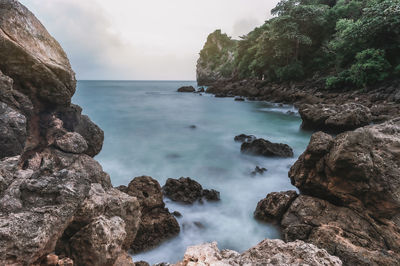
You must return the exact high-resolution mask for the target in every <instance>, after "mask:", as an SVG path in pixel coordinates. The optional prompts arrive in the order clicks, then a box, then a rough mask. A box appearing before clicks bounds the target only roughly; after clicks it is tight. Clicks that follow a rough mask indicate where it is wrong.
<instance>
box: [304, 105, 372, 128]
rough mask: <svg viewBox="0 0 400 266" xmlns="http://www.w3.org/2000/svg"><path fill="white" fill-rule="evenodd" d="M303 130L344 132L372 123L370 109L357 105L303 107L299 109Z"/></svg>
mask: <svg viewBox="0 0 400 266" xmlns="http://www.w3.org/2000/svg"><path fill="white" fill-rule="evenodd" d="M299 113H300V116H301V119H303V123H302V125H301V126H302V128H304V129H313V130H322V131H328V132H343V131H346V130H353V129H356V128H359V127H363V126H366V125H369V124H370V123H371V122H372V115H371V111H370V109H369V108H368V107H365V106H363V105H361V104H356V103H347V104H343V105H337V104H315V105H309V104H305V105H302V106H301V107H300V109H299Z"/></svg>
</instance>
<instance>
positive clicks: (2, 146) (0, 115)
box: [0, 102, 27, 158]
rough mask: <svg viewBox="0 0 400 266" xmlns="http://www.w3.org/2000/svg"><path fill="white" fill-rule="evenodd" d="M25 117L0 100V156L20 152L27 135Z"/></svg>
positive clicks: (13, 154)
mask: <svg viewBox="0 0 400 266" xmlns="http://www.w3.org/2000/svg"><path fill="white" fill-rule="evenodd" d="M26 123H27V121H26V118H25V116H24V115H23V114H21V113H20V112H18V111H16V110H14V109H12V108H10V107H9V106H8V105H7V104H5V103H3V102H0V158H4V157H9V156H15V155H19V154H21V153H22V151H23V150H24V147H25V141H26V137H27V132H26V126H27V124H26Z"/></svg>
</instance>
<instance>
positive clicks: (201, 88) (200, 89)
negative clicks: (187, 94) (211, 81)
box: [197, 87, 206, 92]
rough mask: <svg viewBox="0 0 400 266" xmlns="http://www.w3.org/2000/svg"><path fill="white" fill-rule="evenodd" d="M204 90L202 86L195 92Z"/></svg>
mask: <svg viewBox="0 0 400 266" xmlns="http://www.w3.org/2000/svg"><path fill="white" fill-rule="evenodd" d="M205 91H206V90H205V89H204V87H200V88H199V89H198V90H197V92H205Z"/></svg>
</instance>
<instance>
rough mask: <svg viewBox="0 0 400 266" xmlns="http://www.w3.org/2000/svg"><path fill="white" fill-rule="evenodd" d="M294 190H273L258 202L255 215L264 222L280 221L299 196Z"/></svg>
mask: <svg viewBox="0 0 400 266" xmlns="http://www.w3.org/2000/svg"><path fill="white" fill-rule="evenodd" d="M297 196H298V195H297V193H296V191H294V190H290V191H286V192H272V193H269V194H268V195H267V197H266V198H265V199H263V200H261V201H260V202H258V204H257V208H256V210H255V211H254V217H255V218H257V219H258V220H261V221H264V222H269V223H271V222H278V223H279V222H280V221H281V219H282V216H283V215H284V214H285V213H286V211H287V210H288V208H289V207H290V205H291V204H292V202H293V201H294V200H295V199H296V198H297Z"/></svg>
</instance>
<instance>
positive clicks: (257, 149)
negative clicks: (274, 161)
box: [240, 139, 293, 158]
mask: <svg viewBox="0 0 400 266" xmlns="http://www.w3.org/2000/svg"><path fill="white" fill-rule="evenodd" d="M240 151H241V152H242V153H246V154H251V155H260V156H266V157H284V158H288V157H293V150H292V148H290V146H289V145H287V144H282V143H272V142H270V141H268V140H265V139H255V140H253V141H251V142H244V143H243V144H242V146H241V147H240Z"/></svg>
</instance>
